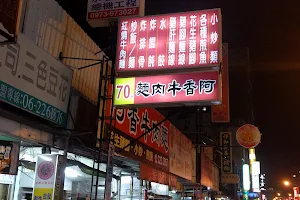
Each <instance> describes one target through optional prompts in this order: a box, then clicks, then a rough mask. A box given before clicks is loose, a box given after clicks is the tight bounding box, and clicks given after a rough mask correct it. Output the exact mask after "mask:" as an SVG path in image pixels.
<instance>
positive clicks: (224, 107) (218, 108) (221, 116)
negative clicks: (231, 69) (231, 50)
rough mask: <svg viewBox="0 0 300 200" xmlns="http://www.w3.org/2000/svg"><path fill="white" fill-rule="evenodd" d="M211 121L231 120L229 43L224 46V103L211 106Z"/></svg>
mask: <svg viewBox="0 0 300 200" xmlns="http://www.w3.org/2000/svg"><path fill="white" fill-rule="evenodd" d="M211 121H212V122H214V123H228V122H229V121H230V110H229V75H228V44H223V46H222V103H221V104H220V105H213V106H212V107H211Z"/></svg>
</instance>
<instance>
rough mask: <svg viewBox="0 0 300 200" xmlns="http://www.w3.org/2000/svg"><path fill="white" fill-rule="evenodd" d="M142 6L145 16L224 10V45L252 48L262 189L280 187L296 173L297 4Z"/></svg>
mask: <svg viewBox="0 0 300 200" xmlns="http://www.w3.org/2000/svg"><path fill="white" fill-rule="evenodd" d="M146 6H147V7H146V14H161V13H169V12H170V13H172V12H182V11H189V10H197V9H209V8H216V7H220V8H221V9H222V15H223V42H226V43H229V48H240V47H249V49H250V61H251V67H252V70H253V87H254V88H253V90H254V114H255V122H256V124H255V125H257V126H258V127H259V129H260V131H261V132H262V134H263V136H262V143H261V144H260V145H259V146H258V148H257V159H258V160H260V161H261V164H262V170H263V172H265V173H266V176H267V180H266V181H267V185H266V186H267V187H274V188H278V187H281V185H282V184H281V182H282V180H283V179H291V177H292V174H294V173H297V172H298V171H299V170H300V159H299V158H300V145H299V139H300V136H299V133H300V128H299V125H300V117H299V115H300V89H299V86H300V15H299V6H300V1H297V0H288V1H277V0H272V1H270V0H268V1H255V0H254V1H245V0H242V1H241V0H239V1H238V0H219V1H217V0H216V1H213V0H206V1H204V0H202V1H196V0H185V1H172V0H164V1H162V0H148V1H147V4H146ZM238 95H239V94H235V95H234V96H231V97H230V98H238ZM236 106H239V105H236Z"/></svg>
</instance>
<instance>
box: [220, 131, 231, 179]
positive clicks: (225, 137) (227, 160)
mask: <svg viewBox="0 0 300 200" xmlns="http://www.w3.org/2000/svg"><path fill="white" fill-rule="evenodd" d="M220 146H221V151H222V173H232V148H231V133H230V132H221V135H220Z"/></svg>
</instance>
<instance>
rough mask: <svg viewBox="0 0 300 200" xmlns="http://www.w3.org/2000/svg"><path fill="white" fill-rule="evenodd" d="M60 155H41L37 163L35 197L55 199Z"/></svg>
mask: <svg viewBox="0 0 300 200" xmlns="http://www.w3.org/2000/svg"><path fill="white" fill-rule="evenodd" d="M58 156H59V155H55V154H52V155H51V154H43V155H39V156H38V158H37V161H36V165H35V178H34V189H33V199H49V200H53V199H54V191H55V190H54V187H55V181H56V172H57V160H58Z"/></svg>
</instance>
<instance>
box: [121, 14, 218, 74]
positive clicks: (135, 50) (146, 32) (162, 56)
mask: <svg viewBox="0 0 300 200" xmlns="http://www.w3.org/2000/svg"><path fill="white" fill-rule="evenodd" d="M221 45H222V34H221V11H220V9H212V10H202V11H193V12H186V13H176V14H168V15H157V16H147V17H142V18H129V19H128V18H124V19H121V20H120V23H119V34H118V45H117V48H118V50H117V71H118V72H119V73H122V72H133V71H151V70H152V71H153V70H159V69H174V68H177V69H183V68H195V69H197V68H199V67H204V66H205V67H207V66H219V63H220V61H221V57H222V54H221Z"/></svg>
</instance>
